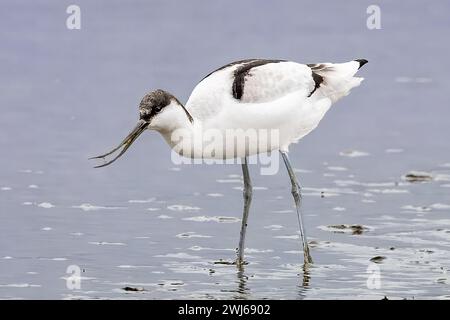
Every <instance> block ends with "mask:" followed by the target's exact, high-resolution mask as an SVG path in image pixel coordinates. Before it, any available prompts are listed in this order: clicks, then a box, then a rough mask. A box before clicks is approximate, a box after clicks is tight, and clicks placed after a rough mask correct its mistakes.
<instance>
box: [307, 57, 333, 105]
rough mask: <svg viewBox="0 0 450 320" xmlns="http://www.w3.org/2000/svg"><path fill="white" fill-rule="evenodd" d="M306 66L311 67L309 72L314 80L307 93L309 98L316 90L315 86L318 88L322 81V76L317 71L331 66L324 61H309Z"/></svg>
mask: <svg viewBox="0 0 450 320" xmlns="http://www.w3.org/2000/svg"><path fill="white" fill-rule="evenodd" d="M307 66H308V67H310V68H311V72H312V74H311V75H312V78H313V80H314V89H313V90H312V91H311V92H310V93H309V95H308V98H309V97H311V96H312V94H313V93H314V92H316V90H317V88H319V87H320V85H321V84H322V82H323V77H322V76H321V75H320V74H319V73H320V72H321V71H325V70H327V69H330V68H331V67H330V66H329V65H326V64H324V63H310V64H307Z"/></svg>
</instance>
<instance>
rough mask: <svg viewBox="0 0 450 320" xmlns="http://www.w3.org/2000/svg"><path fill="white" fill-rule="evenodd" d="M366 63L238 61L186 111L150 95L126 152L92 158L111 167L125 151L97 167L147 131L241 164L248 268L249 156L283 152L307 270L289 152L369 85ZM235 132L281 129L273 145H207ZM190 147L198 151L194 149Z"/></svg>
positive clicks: (177, 147)
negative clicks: (212, 137) (363, 73)
mask: <svg viewBox="0 0 450 320" xmlns="http://www.w3.org/2000/svg"><path fill="white" fill-rule="evenodd" d="M366 63H367V60H365V59H357V60H354V61H350V62H346V63H318V64H300V63H296V62H291V61H285V60H265V59H248V60H241V61H236V62H232V63H230V64H227V65H225V66H223V67H221V68H219V69H217V70H215V71H213V72H211V73H210V74H208V75H207V76H206V77H205V78H203V79H202V80H201V81H200V83H198V84H197V86H196V87H195V88H194V90H193V91H192V94H191V96H190V97H189V99H188V101H187V103H186V105H183V104H182V103H181V102H180V101H179V100H178V99H177V98H175V97H174V96H173V95H172V94H170V93H168V92H166V91H164V90H155V91H152V92H150V93H148V94H146V95H145V96H144V97H143V98H142V101H141V102H140V105H139V112H140V119H139V121H138V123H137V125H136V127H135V128H134V129H133V130H132V131H131V133H130V134H129V135H128V136H127V137H126V138H125V139H124V140H123V141H122V142H121V143H120V145H119V146H118V147H116V148H114V149H113V150H111V151H110V152H108V153H106V154H103V155H100V156H98V157H94V158H92V159H105V160H106V157H107V156H109V155H111V154H113V153H115V152H116V151H118V150H119V149H120V148H122V147H123V148H122V150H121V151H120V152H119V154H118V155H117V156H116V157H114V158H113V159H112V160H110V161H108V162H105V163H103V164H101V165H98V166H97V167H104V166H107V165H109V164H111V163H112V162H114V161H115V160H117V159H118V158H119V157H120V156H122V155H123V154H124V153H125V151H126V150H127V149H128V148H129V147H130V146H131V144H132V143H133V142H134V141H135V140H136V139H137V138H138V137H139V135H140V134H141V133H142V132H143V131H144V130H145V129H150V130H156V131H158V132H159V133H161V135H162V136H163V138H164V139H165V141H166V142H167V143H168V144H169V146H170V147H171V148H172V149H173V150H174V151H175V152H177V153H178V154H180V155H182V156H185V157H191V158H221V159H226V158H229V157H232V158H236V159H241V166H242V172H243V179H244V191H243V194H244V209H243V217H242V225H241V232H240V240H239V247H238V248H237V259H236V264H237V265H242V264H243V263H244V243H245V234H246V228H247V221H248V214H249V209H250V203H251V201H252V184H251V180H250V176H249V171H248V157H249V156H251V155H253V154H258V153H266V152H271V151H274V150H278V151H279V152H280V154H281V157H282V158H283V161H284V164H285V166H286V169H287V172H288V174H289V177H290V182H291V185H292V190H291V191H292V195H293V197H294V202H295V207H296V211H297V218H298V223H299V228H300V237H301V241H302V245H303V253H304V263H305V264H308V263H312V258H311V255H310V252H309V247H308V242H307V238H306V234H305V229H304V223H303V218H302V213H301V210H300V205H301V189H300V185H299V183H298V180H297V178H296V176H295V173H294V169H293V168H292V165H291V163H290V161H289V157H288V149H289V145H290V144H291V143H295V142H297V141H298V140H299V139H301V138H303V137H304V136H305V135H307V134H308V133H310V132H311V131H312V130H313V129H314V128H316V126H317V125H318V124H319V122H320V120H321V119H322V118H323V116H324V115H325V113H326V112H327V111H328V109H329V108H330V106H331V105H332V104H333V103H334V102H336V101H337V100H338V99H340V98H341V97H343V96H345V95H347V94H348V93H349V92H350V89H352V88H354V87H356V86H358V85H359V84H360V83H361V81H362V80H363V78H358V77H354V75H355V74H356V72H357V71H358V69H359V68H361V67H362V66H363V65H364V64H366ZM234 129H242V130H244V131H245V130H247V131H248V130H260V129H265V130H276V132H277V139H275V140H276V141H270V143H269V141H268V139H267V137H261V136H258V134H256V135H245V139H246V140H245V143H244V144H240V145H239V146H238V147H236V142H235V138H236V137H237V138H242V136H235V137H233V138H232V139H223V140H221V139H219V140H220V141H219V142H220V143H219V142H218V141H216V142H214V143H215V144H213V145H212V146H211V145H210V143H209V142H208V139H205V138H204V137H205V135H208V130H210V131H211V130H214V132H215V133H217V132H219V133H222V134H223V136H226V132H227V130H228V131H229V130H234ZM242 130H241V131H242ZM257 132H258V131H257ZM180 136H182V137H183V139H184V140H185V141H184V143H183V144H180V143H179V141H180ZM175 137H176V138H175ZM186 140H187V142H188V143H187V144H186V143H185V142H186ZM261 141H263V142H264V143H261ZM186 145H189V146H191V147H190V148H186ZM256 146H257V147H256ZM206 147H207V148H206ZM205 150H208V152H206V151H205ZM211 150H213V152H210V151H211Z"/></svg>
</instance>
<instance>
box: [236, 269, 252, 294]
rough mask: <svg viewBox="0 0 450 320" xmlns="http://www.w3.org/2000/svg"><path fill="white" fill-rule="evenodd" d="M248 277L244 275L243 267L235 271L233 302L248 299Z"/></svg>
mask: <svg viewBox="0 0 450 320" xmlns="http://www.w3.org/2000/svg"><path fill="white" fill-rule="evenodd" d="M247 281H248V276H247V275H246V274H245V269H244V266H243V265H242V266H238V267H237V271H236V284H237V288H236V291H235V292H236V294H235V295H234V296H233V299H235V300H246V299H248V298H249V297H250V289H249V288H248V287H247Z"/></svg>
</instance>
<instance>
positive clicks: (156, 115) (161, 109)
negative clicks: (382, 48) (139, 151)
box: [90, 89, 193, 168]
mask: <svg viewBox="0 0 450 320" xmlns="http://www.w3.org/2000/svg"><path fill="white" fill-rule="evenodd" d="M180 110H182V112H181V113H180ZM180 116H181V117H184V118H185V117H187V119H188V120H189V121H190V122H192V121H193V119H192V117H191V115H190V114H189V112H188V111H187V110H186V108H185V107H184V106H183V105H182V104H181V103H180V101H178V99H177V98H175V97H174V96H173V95H171V94H170V93H168V92H166V91H164V90H161V89H158V90H154V91H151V92H149V93H147V94H146V95H145V96H144V97H143V98H142V100H141V102H140V103H139V121H138V123H137V125H136V127H134V129H133V130H132V131H131V132H130V133H129V134H128V135H127V136H126V137H125V139H123V140H122V142H121V143H120V144H119V145H118V146H117V147H116V148H114V149H112V150H111V151H109V152H108V153H105V154H102V155H100V156H96V157H92V158H90V159H105V160H106V157H107V156H109V155H111V154H113V153H114V152H116V151H117V150H119V149H120V148H122V147H123V148H122V150H121V151H120V152H119V154H118V155H117V156H116V157H115V158H113V159H111V160H109V161H107V162H105V163H103V164H101V165H98V166H96V167H95V168H100V167H105V166H107V165H109V164H111V163H113V162H114V161H116V160H117V159H118V158H119V157H121V156H122V155H123V154H124V153H125V152H126V151H127V150H128V148H129V147H130V146H131V144H132V143H133V142H134V141H135V140H136V139H137V138H138V137H139V136H140V135H141V133H142V132H144V130H145V129H151V130H157V131H165V130H170V129H171V126H172V124H173V123H174V122H175V120H176V119H177V118H178V117H180Z"/></svg>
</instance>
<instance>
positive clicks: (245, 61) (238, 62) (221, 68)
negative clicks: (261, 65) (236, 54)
mask: <svg viewBox="0 0 450 320" xmlns="http://www.w3.org/2000/svg"><path fill="white" fill-rule="evenodd" d="M255 60H258V59H245V60H238V61H234V62H230V63H228V64H226V65H224V66H222V67H220V68H218V69H216V70H214V71H211V72H210V73H208V74H207V75H206V76H204V77H203V79H202V80H200V82H202V81H203V80H205V79H206V78H208V77H209V76H210V75H212V74H213V73H216V72H217V71H220V70H223V69H226V68H228V67H232V66H235V65H237V64H242V63H249V62H252V61H255Z"/></svg>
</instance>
